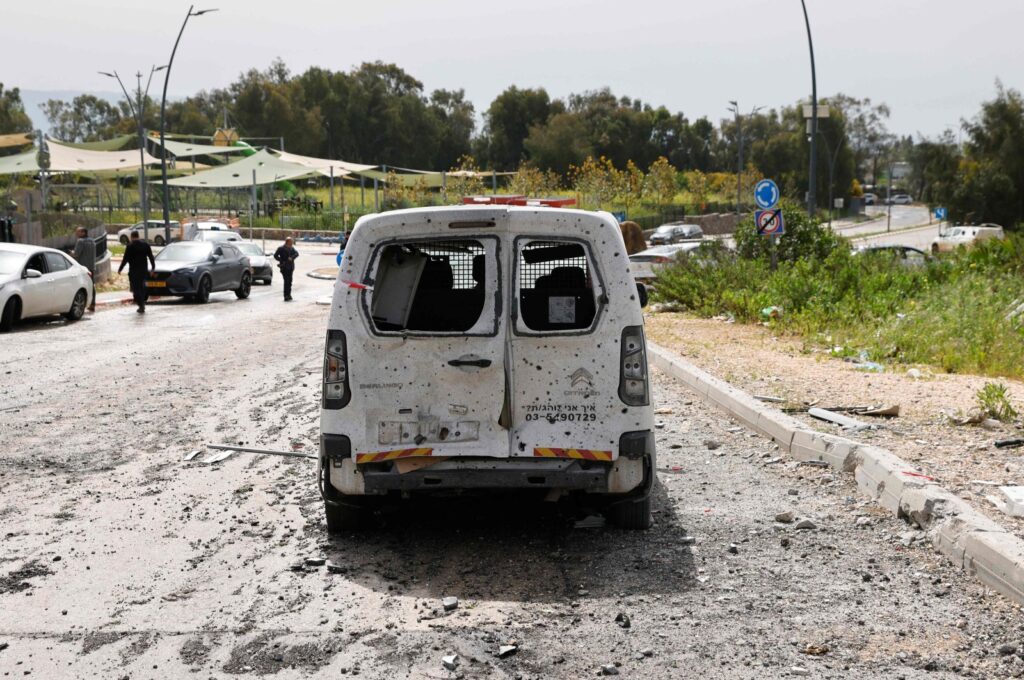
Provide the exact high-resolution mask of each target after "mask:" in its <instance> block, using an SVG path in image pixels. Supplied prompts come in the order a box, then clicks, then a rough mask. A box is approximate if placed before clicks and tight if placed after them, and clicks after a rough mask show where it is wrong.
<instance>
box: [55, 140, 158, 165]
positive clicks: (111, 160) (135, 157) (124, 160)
mask: <svg viewBox="0 0 1024 680" xmlns="http://www.w3.org/2000/svg"><path fill="white" fill-rule="evenodd" d="M46 146H47V149H48V150H49V152H50V167H49V171H50V172H94V171H97V170H137V169H138V168H139V150H138V149H128V150H124V151H90V150H88V149H76V148H75V147H73V146H67V145H66V144H61V143H60V142H57V141H55V140H52V139H47V140H46ZM142 156H143V163H144V164H145V165H156V164H159V163H160V160H159V159H157V158H153V157H152V156H150V155H149V154H148V153H146V152H143V154H142Z"/></svg>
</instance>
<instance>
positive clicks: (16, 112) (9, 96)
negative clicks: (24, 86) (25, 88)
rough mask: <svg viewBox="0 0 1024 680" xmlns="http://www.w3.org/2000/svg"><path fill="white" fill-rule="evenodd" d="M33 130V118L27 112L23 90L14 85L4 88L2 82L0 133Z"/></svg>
mask: <svg viewBox="0 0 1024 680" xmlns="http://www.w3.org/2000/svg"><path fill="white" fill-rule="evenodd" d="M17 132H32V120H31V119H30V118H29V117H28V114H27V113H25V105H24V104H23V103H22V101H21V91H20V90H19V89H18V88H16V87H14V88H11V89H9V90H6V91H5V90H4V84H3V83H0V135H7V134H13V133H17Z"/></svg>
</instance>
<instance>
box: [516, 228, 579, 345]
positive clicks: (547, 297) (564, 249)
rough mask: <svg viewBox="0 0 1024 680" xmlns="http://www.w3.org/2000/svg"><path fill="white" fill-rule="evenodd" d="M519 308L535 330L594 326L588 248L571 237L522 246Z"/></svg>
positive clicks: (522, 316)
mask: <svg viewBox="0 0 1024 680" xmlns="http://www.w3.org/2000/svg"><path fill="white" fill-rule="evenodd" d="M518 267H519V270H518V282H519V312H520V317H521V318H522V321H523V324H524V325H525V326H526V327H527V328H528V329H530V330H533V331H564V330H581V329H586V328H590V325H591V324H592V323H593V322H594V316H595V315H596V313H597V305H596V304H595V295H594V281H593V271H592V267H591V264H590V259H589V258H588V257H587V253H586V250H585V249H584V247H583V245H582V244H580V243H573V242H569V241H529V242H527V243H525V244H524V245H522V246H521V248H520V250H519V263H518Z"/></svg>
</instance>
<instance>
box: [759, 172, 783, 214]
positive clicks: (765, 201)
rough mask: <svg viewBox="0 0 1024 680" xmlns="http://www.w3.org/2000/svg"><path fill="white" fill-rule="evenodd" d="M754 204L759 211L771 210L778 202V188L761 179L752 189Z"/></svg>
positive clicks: (768, 180)
mask: <svg viewBox="0 0 1024 680" xmlns="http://www.w3.org/2000/svg"><path fill="white" fill-rule="evenodd" d="M754 202H755V203H757V207H758V208H760V209H761V210H771V209H772V208H774V207H775V206H776V204H777V203H778V202H779V186H778V185H777V184H776V183H775V182H773V181H772V180H770V179H763V180H761V181H760V182H758V183H757V186H755V187H754Z"/></svg>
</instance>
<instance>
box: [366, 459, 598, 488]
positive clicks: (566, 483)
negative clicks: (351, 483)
mask: <svg viewBox="0 0 1024 680" xmlns="http://www.w3.org/2000/svg"><path fill="white" fill-rule="evenodd" d="M610 470H611V466H609V465H601V464H596V463H589V464H588V465H586V466H585V465H584V463H583V462H581V461H576V460H571V461H550V462H548V461H535V460H525V461H502V462H501V463H499V464H493V465H492V464H487V463H483V464H481V463H480V462H478V461H472V462H470V461H466V462H465V463H463V462H456V461H445V462H444V463H440V464H438V465H435V466H432V467H429V468H425V469H423V470H415V471H411V472H406V473H404V474H399V473H398V472H397V471H395V470H374V469H365V470H362V471H361V472H362V476H363V484H364V488H365V489H366V493H370V494H376V493H385V492H388V491H428V490H429V491H437V490H442V489H531V488H533V489H567V490H574V491H593V492H605V491H607V490H608V475H609V471H610Z"/></svg>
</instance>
